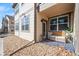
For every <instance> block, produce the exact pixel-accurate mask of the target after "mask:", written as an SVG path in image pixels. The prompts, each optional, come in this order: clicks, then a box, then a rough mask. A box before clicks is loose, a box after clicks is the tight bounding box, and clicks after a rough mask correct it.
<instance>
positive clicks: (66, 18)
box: [58, 16, 68, 24]
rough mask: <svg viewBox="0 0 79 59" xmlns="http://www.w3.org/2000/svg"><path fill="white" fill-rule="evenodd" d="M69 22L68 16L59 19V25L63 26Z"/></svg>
mask: <svg viewBox="0 0 79 59" xmlns="http://www.w3.org/2000/svg"><path fill="white" fill-rule="evenodd" d="M67 22H68V16H64V17H60V18H58V23H60V24H63V23H67Z"/></svg>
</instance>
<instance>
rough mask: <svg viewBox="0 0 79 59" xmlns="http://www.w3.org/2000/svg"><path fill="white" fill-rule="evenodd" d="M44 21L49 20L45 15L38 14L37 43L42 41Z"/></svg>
mask: <svg viewBox="0 0 79 59" xmlns="http://www.w3.org/2000/svg"><path fill="white" fill-rule="evenodd" d="M42 19H45V20H48V18H47V17H46V15H45V14H40V13H38V12H37V27H36V28H37V41H41V40H42V22H41V20H42Z"/></svg>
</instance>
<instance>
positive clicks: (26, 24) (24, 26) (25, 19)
mask: <svg viewBox="0 0 79 59" xmlns="http://www.w3.org/2000/svg"><path fill="white" fill-rule="evenodd" d="M22 30H24V31H25V30H29V15H27V16H24V17H23V19H22Z"/></svg>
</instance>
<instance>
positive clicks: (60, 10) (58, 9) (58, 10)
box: [40, 3, 75, 18]
mask: <svg viewBox="0 0 79 59" xmlns="http://www.w3.org/2000/svg"><path fill="white" fill-rule="evenodd" d="M74 8H75V4H74V3H59V4H56V5H54V6H52V7H50V8H47V9H45V10H43V11H41V12H40V14H45V15H46V16H47V17H48V18H49V17H53V16H57V15H60V14H64V13H67V12H71V11H74Z"/></svg>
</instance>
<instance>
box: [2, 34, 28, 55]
mask: <svg viewBox="0 0 79 59" xmlns="http://www.w3.org/2000/svg"><path fill="white" fill-rule="evenodd" d="M28 42H29V41H27V40H23V39H21V38H19V37H17V36H15V35H9V36H7V37H5V38H4V40H3V49H4V55H9V54H11V53H12V52H14V51H16V50H17V49H19V48H20V47H22V46H24V45H25V44H27V43H28Z"/></svg>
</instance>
